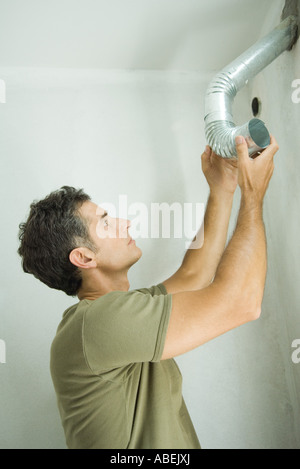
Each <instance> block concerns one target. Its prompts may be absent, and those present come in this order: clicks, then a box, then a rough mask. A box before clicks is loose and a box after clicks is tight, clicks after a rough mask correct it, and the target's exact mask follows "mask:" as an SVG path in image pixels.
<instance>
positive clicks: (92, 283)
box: [77, 271, 130, 301]
mask: <svg viewBox="0 0 300 469" xmlns="http://www.w3.org/2000/svg"><path fill="white" fill-rule="evenodd" d="M127 273H128V271H126V272H118V273H114V274H113V275H105V274H104V273H102V272H101V273H100V272H94V273H93V274H90V275H88V276H85V277H84V279H83V281H82V285H81V288H80V290H79V292H78V295H77V296H78V298H79V300H80V301H81V300H96V299H97V298H100V297H101V296H103V295H106V294H107V293H110V292H112V291H128V290H129V287H130V285H129V280H128V277H127Z"/></svg>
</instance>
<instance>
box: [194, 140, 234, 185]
mask: <svg viewBox="0 0 300 469" xmlns="http://www.w3.org/2000/svg"><path fill="white" fill-rule="evenodd" d="M201 160H202V171H203V173H204V175H205V177H206V180H207V182H208V185H209V187H210V191H211V192H212V193H220V194H234V192H235V190H236V188H237V185H238V168H237V166H238V163H237V160H236V159H234V158H232V159H229V158H222V157H221V156H218V155H216V154H215V153H214V152H213V151H212V150H211V148H210V147H209V146H207V147H206V149H205V152H204V153H203V154H202V156H201Z"/></svg>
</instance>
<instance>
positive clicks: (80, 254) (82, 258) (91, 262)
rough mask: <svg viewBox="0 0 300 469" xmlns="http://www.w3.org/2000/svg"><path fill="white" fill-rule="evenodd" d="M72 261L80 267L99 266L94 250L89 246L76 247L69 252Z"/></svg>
mask: <svg viewBox="0 0 300 469" xmlns="http://www.w3.org/2000/svg"><path fill="white" fill-rule="evenodd" d="M69 259H70V262H71V263H72V264H73V265H76V267H79V268H80V269H91V268H94V267H97V262H96V259H95V256H94V254H93V252H92V251H91V250H90V249H88V248H75V249H73V251H71V252H70V254H69Z"/></svg>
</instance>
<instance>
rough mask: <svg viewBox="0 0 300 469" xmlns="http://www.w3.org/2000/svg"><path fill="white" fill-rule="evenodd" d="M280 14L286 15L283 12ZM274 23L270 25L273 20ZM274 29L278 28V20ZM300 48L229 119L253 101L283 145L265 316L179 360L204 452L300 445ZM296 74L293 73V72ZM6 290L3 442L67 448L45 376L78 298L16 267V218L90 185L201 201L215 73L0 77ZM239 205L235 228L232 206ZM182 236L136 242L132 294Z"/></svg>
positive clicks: (166, 261) (17, 73)
mask: <svg viewBox="0 0 300 469" xmlns="http://www.w3.org/2000/svg"><path fill="white" fill-rule="evenodd" d="M278 13H279V12H278ZM278 19H279V16H278V15H277V12H276V11H275V12H274V17H272V16H271V17H269V18H268V20H267V22H266V24H265V26H264V27H265V29H266V31H265V32H267V31H268V30H269V29H270V27H271V26H273V25H275V24H277V22H278ZM273 23H274V24H273ZM296 58H298V64H299V45H298V46H297V50H296V51H294V52H293V53H291V54H288V55H286V56H285V57H281V58H280V59H278V61H276V63H275V64H273V65H272V66H271V67H270V68H269V69H268V70H266V71H265V72H264V73H263V75H261V76H260V77H258V78H257V79H256V80H255V82H254V84H251V86H252V85H253V89H251V88H249V89H245V90H244V91H243V92H242V93H241V94H240V95H239V96H238V98H237V100H236V104H235V107H236V109H235V111H236V112H235V114H236V115H237V116H238V120H239V121H240V122H238V123H243V122H244V121H245V120H247V119H248V117H250V104H251V99H252V97H254V96H259V97H260V98H261V99H262V104H263V112H262V116H261V117H262V118H263V119H265V121H266V123H267V125H268V127H269V128H270V130H271V132H273V133H274V134H275V135H276V137H277V139H278V140H279V143H280V146H281V150H280V153H279V155H278V158H277V167H276V172H275V175H274V179H273V181H272V184H271V187H270V190H269V193H268V197H267V200H266V207H265V219H266V228H267V233H268V243H269V273H268V279H267V288H266V294H265V301H264V307H263V314H262V317H261V319H260V320H259V321H257V322H255V323H252V324H249V325H245V326H243V327H241V328H239V329H237V330H235V331H232V332H230V333H229V334H226V335H224V336H223V337H220V338H218V339H216V340H214V341H212V342H211V343H209V344H206V345H204V346H203V347H201V348H199V349H198V350H195V351H193V352H190V353H189V354H187V355H185V356H182V357H180V358H179V359H178V360H177V361H178V363H179V365H180V367H181V369H182V373H183V376H184V395H185V398H186V402H187V405H188V407H189V409H190V412H191V415H192V419H193V421H194V424H195V427H196V430H197V432H198V435H199V438H200V441H201V443H202V446H203V447H204V448H300V438H299V397H298V395H299V386H300V364H298V365H296V364H293V363H292V361H291V353H292V349H291V343H292V340H293V339H296V338H300V327H299V326H300V324H299V309H298V305H299V289H298V288H297V281H298V280H299V267H298V265H297V260H298V259H299V248H300V247H299V241H298V229H299V222H298V220H299V217H298V211H299V210H298V211H297V209H298V207H299V193H300V187H299V179H298V176H297V175H298V174H299V169H300V168H299V160H298V151H299V144H300V141H299V135H297V129H298V126H299V112H300V111H299V110H300V104H298V105H296V104H293V103H292V102H291V99H290V98H291V90H292V89H291V82H292V80H293V79H295V78H297V77H298V78H300V69H299V65H296V66H295V63H296V62H297V61H296ZM295 67H298V68H295ZM0 77H1V78H3V79H5V81H6V85H7V103H6V104H3V105H0V119H1V126H0V148H1V160H0V170H1V175H2V184H1V188H0V191H1V192H0V194H1V200H2V204H1V208H0V215H1V220H2V230H1V250H2V252H1V259H2V268H1V282H0V308H1V324H0V339H3V340H5V343H6V348H7V363H6V364H0V382H1V387H0V403H1V405H0V422H1V424H0V447H1V448H64V447H65V444H64V437H63V432H62V429H61V426H60V421H59V416H58V412H57V409H56V402H55V395H54V391H53V388H52V383H51V379H50V374H49V347H50V344H51V341H52V338H53V336H54V334H55V330H56V327H57V325H58V322H59V321H60V318H61V315H62V313H63V311H64V309H65V308H67V307H68V306H69V305H70V304H73V303H74V300H73V299H72V298H68V297H67V296H65V295H64V294H63V293H60V292H56V291H52V290H50V289H48V288H47V287H46V286H43V285H42V284H41V283H39V282H38V281H37V280H35V279H34V278H32V277H31V276H29V275H25V274H24V273H23V272H22V271H21V268H20V260H19V258H18V256H17V254H16V250H17V247H18V240H17V231H18V224H19V223H20V222H21V221H22V220H24V218H25V216H26V214H27V213H28V208H29V204H30V203H31V202H32V200H33V199H38V198H40V197H43V196H45V195H46V194H48V193H49V192H50V191H52V190H54V189H57V188H59V187H60V186H62V185H64V184H68V185H74V186H77V187H84V189H85V190H86V191H87V192H88V193H89V194H90V195H91V196H92V197H93V199H94V200H95V201H96V202H97V203H101V201H103V200H105V201H111V202H114V203H115V204H117V202H118V195H119V194H126V195H127V196H128V202H129V203H133V202H137V201H139V202H144V203H145V204H148V205H149V204H150V203H151V202H169V203H172V202H175V201H178V202H181V203H183V202H194V203H195V202H206V198H207V185H206V182H205V179H204V177H203V175H202V173H201V164H200V155H201V153H202V151H203V148H204V146H205V138H204V132H203V97H204V93H205V91H206V86H207V84H208V80H209V76H207V75H203V74H199V73H179V72H113V71H107V72H105V71H103V72H100V71H99V72H97V71H95V70H94V71H91V70H72V71H71V70H55V69H48V70H47V69H44V70H43V69H13V68H9V69H4V68H2V69H0ZM238 201H239V198H238V194H237V197H236V200H235V211H234V212H235V213H234V214H233V219H232V224H231V229H232V227H233V226H234V220H235V214H236V210H237V207H238ZM184 242H185V241H184V240H174V239H171V240H163V239H161V240H151V239H148V240H147V239H144V240H139V241H138V244H139V245H140V246H141V248H142V250H143V253H144V254H143V257H142V259H141V260H140V262H139V263H138V264H137V265H136V266H135V267H134V268H133V270H132V272H131V274H130V281H131V288H137V287H140V286H148V285H151V284H153V283H157V282H159V281H162V280H164V279H165V278H166V277H167V276H168V275H170V274H171V273H172V272H173V271H174V270H175V269H176V268H177V266H178V264H179V262H180V260H181V259H182V256H183V254H184Z"/></svg>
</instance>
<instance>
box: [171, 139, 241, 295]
mask: <svg viewBox="0 0 300 469" xmlns="http://www.w3.org/2000/svg"><path fill="white" fill-rule="evenodd" d="M201 159H202V170H203V173H204V175H205V177H206V180H207V182H208V185H209V189H210V194H209V198H208V202H207V206H206V211H205V217H204V224H203V226H202V227H201V228H200V230H199V233H198V235H197V237H196V240H194V241H193V242H192V244H191V248H190V249H188V250H187V252H186V254H185V256H184V259H183V262H182V264H181V266H180V268H179V269H178V270H177V271H176V272H175V273H174V275H172V277H170V278H169V279H168V280H166V281H164V282H163V283H164V285H165V287H166V289H167V291H168V293H178V292H180V291H187V290H190V291H191V290H199V289H201V288H204V287H207V286H208V285H209V284H210V283H211V281H212V280H213V278H214V276H215V273H216V270H217V267H218V265H219V262H220V259H221V257H222V254H223V252H224V249H225V245H226V241H227V232H228V226H229V220H230V214H231V209H232V201H233V196H234V192H235V190H236V187H237V184H238V170H237V162H236V160H228V159H225V158H221V157H220V156H218V155H216V154H215V153H214V152H212V151H211V149H210V147H206V150H205V152H204V153H203V154H202V157H201ZM202 240H203V244H202V246H200V243H201V242H202ZM197 243H198V246H197Z"/></svg>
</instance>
